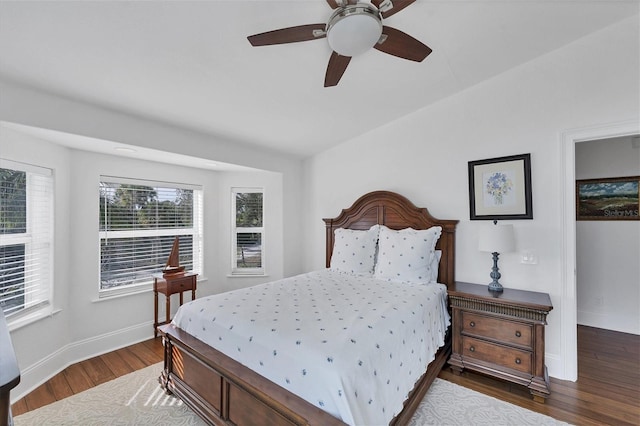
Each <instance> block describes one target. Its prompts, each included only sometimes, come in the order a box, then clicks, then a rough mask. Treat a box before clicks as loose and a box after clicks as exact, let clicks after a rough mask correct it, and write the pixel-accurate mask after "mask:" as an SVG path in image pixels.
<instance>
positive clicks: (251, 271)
mask: <svg viewBox="0 0 640 426" xmlns="http://www.w3.org/2000/svg"><path fill="white" fill-rule="evenodd" d="M244 193H254V194H255V193H259V194H262V226H261V227H238V226H236V194H244ZM265 198H266V197H265V191H264V188H256V187H232V188H231V275H232V276H256V275H266V269H265V259H266V250H265V247H266V245H265V228H266V221H265ZM239 233H252V234H260V236H261V237H260V240H261V262H260V264H261V265H262V266H261V267H260V268H238V266H237V256H238V234H239Z"/></svg>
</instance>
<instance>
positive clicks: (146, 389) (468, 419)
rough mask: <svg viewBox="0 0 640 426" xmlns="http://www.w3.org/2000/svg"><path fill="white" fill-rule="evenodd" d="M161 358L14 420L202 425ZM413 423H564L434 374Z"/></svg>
mask: <svg viewBox="0 0 640 426" xmlns="http://www.w3.org/2000/svg"><path fill="white" fill-rule="evenodd" d="M161 371H162V363H159V364H155V365H152V366H150V367H147V368H144V369H142V370H139V371H136V372H134V373H131V374H127V375H126V376H122V377H119V378H117V379H115V380H112V381H110V382H107V383H103V384H101V385H99V386H96V387H94V388H91V389H88V390H86V391H84V392H81V393H79V394H76V395H73V396H70V397H68V398H65V399H62V400H60V401H57V402H54V403H52V404H49V405H46V406H44V407H41V408H39V409H37V410H33V411H30V412H28V413H25V414H23V415H20V416H17V417H15V418H14V424H15V426H36V425H37V426H40V425H47V426H56V425H64V426H68V425H83V426H85V425H86V426H99V425H105V426H106V425H109V426H112V425H153V426H163V425H166V426H181V425H189V426H200V425H205V423H204V421H203V420H202V419H200V418H199V417H198V416H197V415H196V414H195V413H194V412H193V411H191V410H190V409H189V408H187V407H186V406H185V405H184V404H183V403H182V401H180V400H178V399H176V398H173V397H171V396H168V395H166V394H165V393H164V392H163V391H162V389H161V388H160V386H159V384H158V377H159V376H160V372H161ZM410 425H411V426H423V425H447V426H449V425H464V426H468V425H491V426H495V425H566V423H562V422H559V421H557V420H555V419H553V418H551V417H548V416H545V415H543V414H539V413H536V412H533V411H530V410H527V409H524V408H521V407H518V406H515V405H513V404H509V403H507V402H504V401H500V400H498V399H496V398H493V397H490V396H487V395H483V394H481V393H479V392H476V391H473V390H470V389H467V388H465V387H462V386H458V385H456V384H453V383H450V382H447V381H445V380H441V379H436V380H435V381H434V382H433V384H432V385H431V387H430V388H429V391H428V393H427V395H426V396H425V398H424V400H423V401H422V402H421V404H420V407H419V408H418V410H417V412H416V414H415V415H414V416H413V418H412V419H411V422H410Z"/></svg>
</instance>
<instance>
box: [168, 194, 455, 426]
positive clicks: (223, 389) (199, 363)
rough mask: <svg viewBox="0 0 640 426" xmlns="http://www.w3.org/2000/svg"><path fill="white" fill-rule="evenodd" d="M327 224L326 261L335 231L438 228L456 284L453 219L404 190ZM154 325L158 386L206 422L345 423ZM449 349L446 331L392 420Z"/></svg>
mask: <svg viewBox="0 0 640 426" xmlns="http://www.w3.org/2000/svg"><path fill="white" fill-rule="evenodd" d="M324 221H325V224H326V236H327V251H326V254H327V259H326V261H327V266H328V265H329V264H330V260H331V254H332V252H333V234H334V231H335V230H336V229H337V228H350V229H369V228H370V227H371V226H372V225H374V224H382V225H386V226H388V227H390V228H393V229H402V228H407V227H412V228H414V229H427V228H429V227H431V226H442V228H443V229H442V236H441V237H440V240H439V242H438V245H437V246H436V248H438V249H440V250H442V258H441V261H440V269H439V274H440V275H439V279H438V281H439V282H441V283H443V284H446V285H447V286H452V285H453V284H454V278H453V274H454V266H455V265H454V259H455V226H456V223H457V221H456V220H439V219H435V218H433V217H432V216H431V215H430V214H429V212H428V211H427V210H426V209H424V208H417V207H416V206H414V205H413V204H412V203H411V202H410V201H409V200H407V199H406V198H405V197H403V196H401V195H398V194H395V193H392V192H387V191H376V192H371V193H369V194H366V195H364V196H362V197H361V198H360V199H358V200H357V201H356V202H355V203H354V204H353V206H351V207H350V208H348V209H345V210H343V211H342V213H341V214H340V216H338V217H337V218H333V219H324ZM159 330H160V332H161V333H162V334H163V338H164V344H165V355H164V371H163V373H162V376H161V377H160V383H161V385H162V387H163V388H164V389H165V390H166V391H167V392H168V393H173V394H175V395H177V396H178V397H180V398H181V399H182V400H183V401H184V402H185V403H186V404H187V405H188V406H189V407H191V408H192V409H193V410H194V411H195V412H196V413H198V415H200V416H201V417H202V418H203V419H204V420H205V421H207V422H208V423H210V424H216V425H221V424H227V425H238V426H242V425H256V424H269V425H339V424H344V423H343V422H341V421H340V420H338V419H336V418H335V417H333V416H331V415H330V414H328V413H326V412H325V411H322V410H320V409H319V408H317V407H316V406H314V405H313V404H310V403H309V402H307V401H305V400H303V399H302V398H300V397H298V396H296V395H294V394H292V393H291V392H289V391H288V390H286V389H284V388H282V387H280V386H278V385H276V384H274V383H273V382H271V381H269V380H267V379H265V378H264V377H262V376H260V375H259V374H257V373H256V372H254V371H253V370H251V369H249V368H247V367H245V366H243V365H241V364H240V363H238V362H237V361H235V360H233V359H232V358H230V357H228V356H226V355H224V354H222V353H221V352H219V351H217V350H216V349H214V348H212V347H211V346H208V345H206V344H205V343H203V342H202V341H200V340H198V339H196V338H195V337H193V336H191V335H190V334H188V333H186V332H185V331H183V330H181V329H179V328H177V327H175V326H173V325H171V324H167V325H163V326H161V327H160V328H159ZM450 352H451V338H450V334H449V335H448V336H447V339H446V343H445V345H444V346H443V347H442V348H440V350H439V351H438V353H437V354H436V358H435V360H434V361H432V362H431V364H429V366H428V368H427V370H426V371H425V373H424V374H423V376H422V378H421V379H420V380H419V381H418V383H417V384H416V386H415V387H414V389H413V391H412V392H411V394H410V395H409V398H408V399H407V401H405V405H404V409H403V411H402V412H401V413H400V414H398V416H396V418H395V419H394V420H393V421H392V422H391V423H392V424H394V425H395V424H398V425H404V424H407V423H408V422H409V420H410V419H411V417H412V416H413V413H414V412H415V410H416V409H417V408H418V405H419V404H420V401H422V399H423V398H424V395H425V394H426V392H427V390H428V388H429V386H430V385H431V383H432V382H433V381H434V380H435V378H436V377H437V376H438V373H439V372H440V370H441V369H442V367H443V366H444V364H445V363H446V360H447V359H448V357H449V354H450Z"/></svg>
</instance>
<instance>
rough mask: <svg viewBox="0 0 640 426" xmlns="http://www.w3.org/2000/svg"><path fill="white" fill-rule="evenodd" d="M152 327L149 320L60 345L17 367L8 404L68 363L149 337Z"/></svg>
mask: <svg viewBox="0 0 640 426" xmlns="http://www.w3.org/2000/svg"><path fill="white" fill-rule="evenodd" d="M152 330H153V322H151V321H149V322H144V323H142V324H137V325H134V326H131V327H127V328H123V329H120V330H116V331H112V332H109V333H105V334H101V335H99V336H93V337H90V338H87V339H84V340H80V341H77V342H73V343H70V344H68V345H65V346H63V347H62V348H60V349H58V350H57V351H55V352H54V353H52V354H50V355H49V356H47V357H45V358H43V359H41V360H40V361H38V362H36V363H34V364H32V365H30V366H27V367H24V368H21V370H20V384H19V385H18V386H17V387H16V388H15V389H13V390H12V391H11V403H14V402H15V401H17V400H19V399H20V398H23V397H24V396H25V395H27V394H28V393H29V392H32V391H33V390H34V389H35V388H37V387H38V386H40V385H41V384H43V383H45V382H46V381H47V380H49V379H50V378H52V377H53V376H55V375H56V374H58V373H59V372H61V371H62V370H64V369H65V368H67V367H68V366H70V365H72V364H75V363H77V362H80V361H84V360H85V359H89V358H93V357H95V356H98V355H101V354H104V353H107V352H111V351H114V350H117V349H120V348H122V347H125V346H129V345H133V344H135V343H138V342H142V341H144V340H148V339H150V338H152V337H153V331H152Z"/></svg>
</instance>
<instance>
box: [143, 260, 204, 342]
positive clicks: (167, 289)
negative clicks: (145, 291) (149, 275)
mask: <svg viewBox="0 0 640 426" xmlns="http://www.w3.org/2000/svg"><path fill="white" fill-rule="evenodd" d="M197 283H198V274H194V273H191V272H182V273H177V274H173V275H166V276H163V275H162V274H156V275H154V276H153V300H154V313H155V316H154V321H153V337H158V326H159V325H163V324H167V323H169V322H170V321H171V318H170V316H171V295H172V294H175V293H180V306H182V301H183V300H182V299H183V298H182V293H183V292H185V291H189V290H191V300H193V299H195V298H196V285H197ZM158 293H162V294H164V295H165V301H166V305H167V306H166V308H165V309H166V320H165V321H164V322H158Z"/></svg>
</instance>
